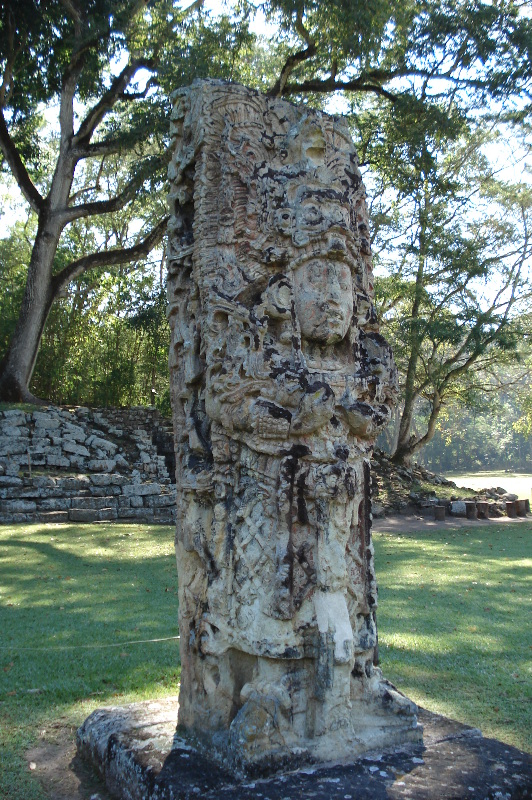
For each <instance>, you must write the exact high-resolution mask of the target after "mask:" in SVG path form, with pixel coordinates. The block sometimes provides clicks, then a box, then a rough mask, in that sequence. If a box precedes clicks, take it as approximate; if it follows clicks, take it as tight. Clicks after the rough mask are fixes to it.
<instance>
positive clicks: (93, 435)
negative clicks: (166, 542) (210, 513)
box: [0, 407, 175, 524]
mask: <svg viewBox="0 0 532 800" xmlns="http://www.w3.org/2000/svg"><path fill="white" fill-rule="evenodd" d="M168 427H169V425H168V422H167V421H166V420H164V419H163V418H162V417H161V415H160V414H159V413H158V411H157V410H156V409H153V408H144V407H137V408H130V409H119V408H116V409H113V408H105V409H88V408H76V409H72V410H71V409H66V408H59V407H49V408H42V409H40V410H34V411H24V410H21V409H16V408H14V409H9V410H6V411H0V524H10V523H13V522H96V521H104V520H118V521H121V522H128V521H131V522H158V523H172V522H173V521H175V488H174V485H173V484H174V483H175V471H174V470H173V469H172V467H173V464H172V458H169V454H168V449H169V448H170V450H172V449H173V441H172V436H171V434H169V431H168ZM172 455H173V453H172Z"/></svg>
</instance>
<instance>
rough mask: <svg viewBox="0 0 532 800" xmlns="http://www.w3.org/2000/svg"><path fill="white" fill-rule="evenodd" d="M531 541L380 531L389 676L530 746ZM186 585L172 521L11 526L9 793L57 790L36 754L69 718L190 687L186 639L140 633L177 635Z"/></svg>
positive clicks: (0, 736)
mask: <svg viewBox="0 0 532 800" xmlns="http://www.w3.org/2000/svg"><path fill="white" fill-rule="evenodd" d="M531 541H532V524H530V523H522V524H519V525H514V526H512V528H511V530H508V527H506V528H504V527H503V526H497V524H496V523H490V525H488V526H483V527H481V526H478V527H476V526H475V528H474V532H472V529H460V530H453V531H449V530H445V531H436V530H431V531H430V532H427V533H425V532H423V533H416V534H410V535H408V536H407V535H404V534H403V535H396V534H387V533H379V534H376V535H375V547H376V558H377V574H378V577H379V582H380V587H381V588H380V609H379V634H380V643H381V662H382V667H383V670H384V672H385V675H386V676H387V677H388V678H389V679H390V680H392V681H393V682H394V683H396V684H397V685H398V686H399V687H400V688H401V689H403V691H405V692H406V693H407V694H409V695H410V696H411V697H412V698H413V699H415V700H416V701H418V702H419V703H421V704H422V705H424V706H426V707H427V708H429V709H432V710H435V711H439V712H442V713H445V714H448V715H449V716H452V717H454V718H455V719H460V720H462V721H464V722H468V723H470V724H474V725H479V726H480V727H481V728H482V729H483V732H484V733H485V734H487V735H490V736H497V737H498V738H500V739H502V740H504V741H507V742H509V743H511V744H514V745H517V746H518V747H521V748H523V749H527V750H532V741H531V738H530V735H531V729H532V725H531V724H530V721H531V720H530V710H529V709H530V706H528V707H527V705H526V703H527V701H528V703H530V694H531V674H530V669H531V666H530V662H531V656H532V650H531V647H532V639H531V638H530V636H531V634H530V624H529V620H530V607H529V605H528V601H529V595H530V586H529V585H528V595H527V584H526V581H527V578H528V575H529V574H530V572H529V571H530V567H531V566H532V562H531V559H530V555H529V554H530V543H531ZM527 545H528V549H527ZM176 593H177V581H176V575H175V560H174V554H173V529H172V528H169V527H162V526H147V525H127V526H126V525H115V524H113V525H105V524H102V525H14V526H10V527H0V797H1V798H2V800H42V798H43V794H42V792H41V789H40V788H39V785H38V784H37V782H36V780H35V779H34V778H33V776H32V774H31V773H30V772H29V771H28V769H27V765H26V762H25V760H24V753H25V752H26V750H27V748H28V747H29V746H30V745H31V744H32V742H34V741H36V740H37V739H38V738H39V737H40V736H41V737H45V738H49V737H53V731H54V725H57V724H58V723H60V724H61V726H63V727H64V726H71V727H72V728H73V729H75V727H76V726H77V725H79V724H80V723H81V722H82V721H83V719H84V718H85V717H86V716H87V715H88V714H89V713H90V712H91V711H92V710H93V709H94V708H96V707H98V706H100V705H108V704H120V703H126V702H132V701H135V700H140V699H145V698H148V697H155V696H159V697H161V696H164V695H168V694H174V693H175V691H176V686H177V683H178V681H179V667H178V659H179V650H178V642H177V641H176V640H171V641H165V642H150V643H143V644H131V642H132V641H137V640H146V639H159V638H164V637H169V636H175V635H177V594H176ZM527 637H528V639H527ZM109 645H112V646H109ZM115 645H116V646H115ZM25 648H27V649H25ZM31 648H38V649H31ZM527 670H528V671H527Z"/></svg>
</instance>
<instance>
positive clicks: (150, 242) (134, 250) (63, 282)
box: [52, 217, 168, 297]
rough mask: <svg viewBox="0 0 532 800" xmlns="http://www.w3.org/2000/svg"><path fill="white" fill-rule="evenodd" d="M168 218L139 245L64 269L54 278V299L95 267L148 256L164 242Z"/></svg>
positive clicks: (106, 252) (95, 255) (93, 256)
mask: <svg viewBox="0 0 532 800" xmlns="http://www.w3.org/2000/svg"><path fill="white" fill-rule="evenodd" d="M167 223H168V217H164V219H162V220H161V221H160V222H159V224H158V225H157V226H156V227H155V228H154V229H153V230H152V231H151V232H150V233H149V234H148V236H146V238H145V239H143V240H142V241H141V242H139V243H138V244H136V245H134V246H133V247H127V248H117V249H116V250H104V251H103V252H100V253H91V254H90V255H88V256H83V257H82V258H78V259H77V260H76V261H72V262H71V263H70V264H68V266H66V267H64V269H62V270H61V272H58V273H57V275H54V276H53V278H52V297H56V296H57V295H58V294H59V293H60V292H61V291H62V290H63V289H65V288H66V286H68V284H69V283H70V282H71V281H73V280H74V279H75V278H77V277H78V276H79V275H83V273H84V272H87V271H88V270H90V269H94V268H95V267H108V266H115V265H116V264H127V263H128V262H131V261H136V260H138V259H140V258H144V257H145V256H147V255H148V254H149V253H150V251H151V250H153V248H154V247H156V246H157V245H158V244H159V242H160V241H161V240H162V238H163V236H164V234H165V232H166V225H167Z"/></svg>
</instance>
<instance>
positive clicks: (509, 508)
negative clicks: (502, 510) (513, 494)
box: [506, 500, 517, 519]
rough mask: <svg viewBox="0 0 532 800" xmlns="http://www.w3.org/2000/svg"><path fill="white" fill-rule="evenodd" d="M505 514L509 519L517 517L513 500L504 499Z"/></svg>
mask: <svg viewBox="0 0 532 800" xmlns="http://www.w3.org/2000/svg"><path fill="white" fill-rule="evenodd" d="M506 514H507V516H509V517H510V519H515V518H516V517H517V509H516V507H515V502H514V501H513V500H507V501H506Z"/></svg>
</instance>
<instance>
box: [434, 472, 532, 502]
mask: <svg viewBox="0 0 532 800" xmlns="http://www.w3.org/2000/svg"><path fill="white" fill-rule="evenodd" d="M446 477H447V478H449V479H450V480H452V481H454V482H455V483H456V485H457V486H468V487H469V488H471V489H476V490H477V491H478V490H479V489H490V488H491V487H493V486H495V487H496V486H501V487H502V488H503V489H506V491H507V492H513V493H514V494H517V495H518V496H519V497H521V498H522V499H523V500H525V499H527V498H528V499H529V500H530V496H531V495H530V493H531V492H532V474H530V473H526V472H501V471H499V472H496V471H491V472H448V473H446Z"/></svg>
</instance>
